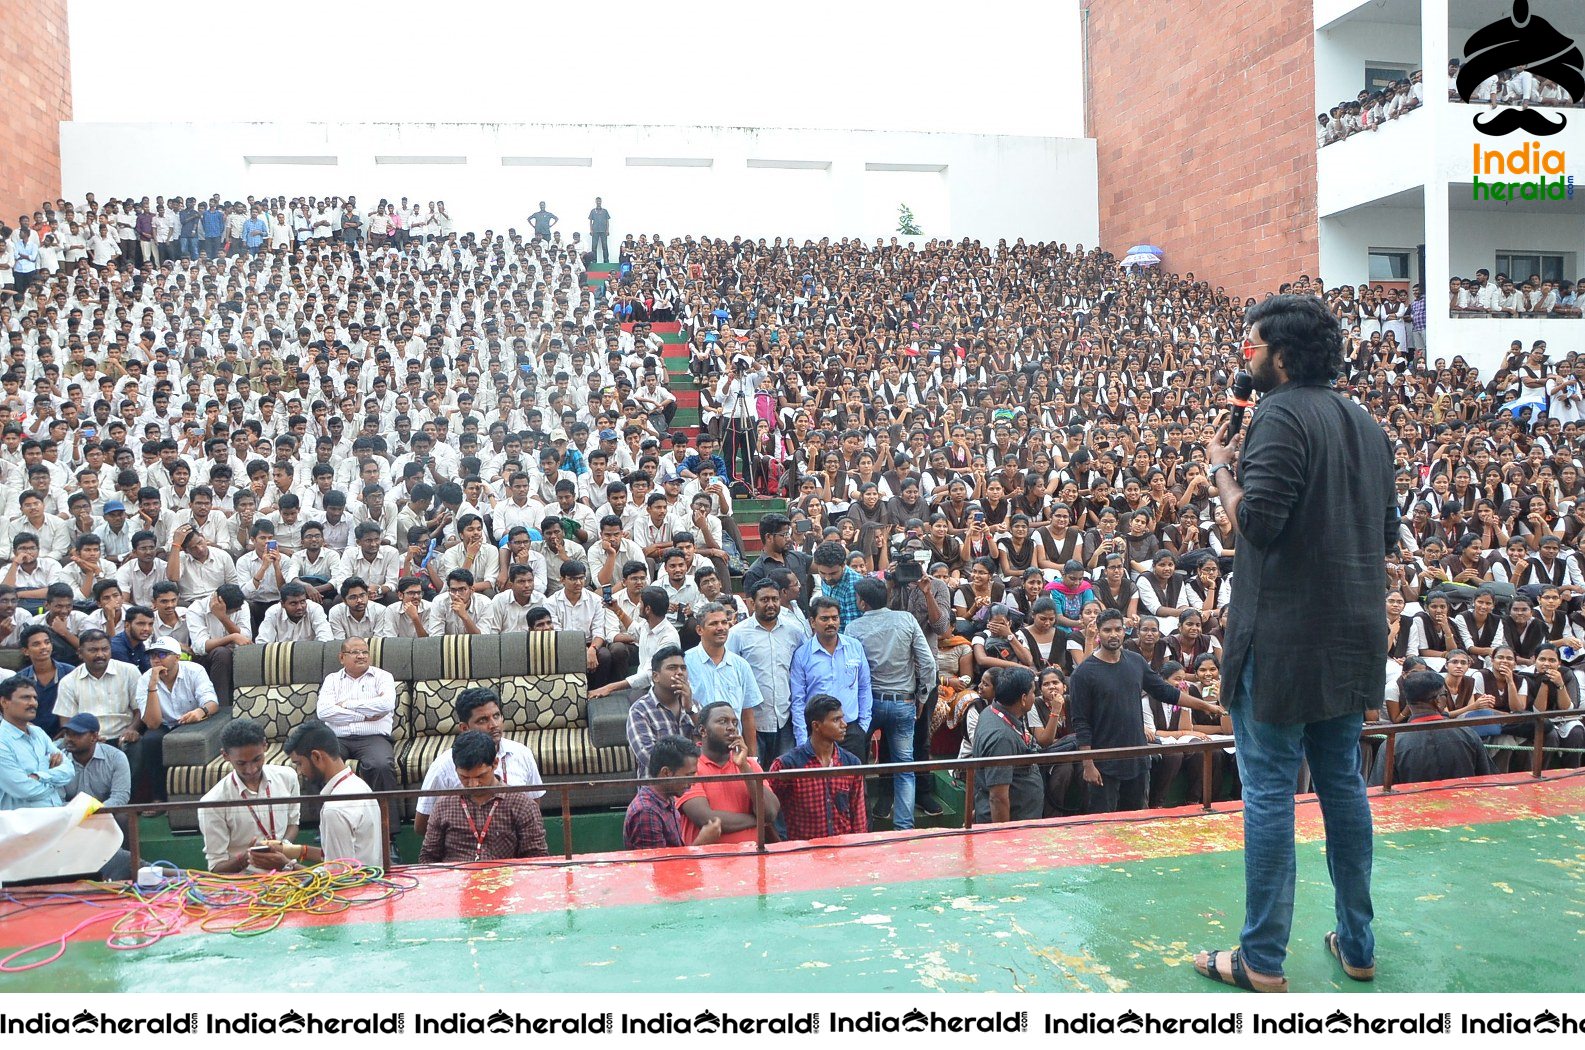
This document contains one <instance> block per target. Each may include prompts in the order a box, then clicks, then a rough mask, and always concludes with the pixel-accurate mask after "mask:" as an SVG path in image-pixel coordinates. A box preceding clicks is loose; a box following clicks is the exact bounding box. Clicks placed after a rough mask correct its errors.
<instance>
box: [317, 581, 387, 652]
mask: <svg viewBox="0 0 1585 1050" xmlns="http://www.w3.org/2000/svg"><path fill="white" fill-rule="evenodd" d="M340 595H341V601H340V603H339V604H337V605H336V606H335V607H334V608H333V609H331V610H330V614H329V615H328V616H327V617H326V621H327V622H328V623H329V625H330V636H331V637H332V638H341V639H346V638H365V639H367V638H391V637H394V636H395V635H396V624H395V622H394V621H393V620H392V610H391V608H390V607H389V606H385V605H380V604H379V603H378V602H375V601H372V600H371V597H372V596H371V592H370V591H369V585H368V584H367V583H365V582H364V581H363V578H362V577H360V576H348V577H347V578H346V579H344V580H342V581H341V590H340Z"/></svg>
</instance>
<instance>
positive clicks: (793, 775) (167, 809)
mask: <svg viewBox="0 0 1585 1050" xmlns="http://www.w3.org/2000/svg"><path fill="white" fill-rule="evenodd" d="M1571 714H1572V712H1568V711H1564V712H1558V711H1526V712H1522V713H1519V714H1493V715H1486V716H1482V717H1480V718H1456V719H1445V720H1442V721H1437V722H1404V723H1396V724H1393V723H1372V724H1368V725H1366V726H1365V727H1364V728H1363V729H1362V730H1361V732H1360V739H1361V740H1370V739H1372V738H1375V737H1385V738H1386V739H1385V741H1384V742H1383V743H1382V753H1381V755H1380V756H1379V757H1378V761H1380V762H1382V763H1383V765H1382V783H1381V790H1382V793H1383V794H1391V793H1392V792H1393V790H1394V789H1393V779H1394V771H1395V769H1394V767H1395V760H1396V753H1397V740H1398V737H1399V736H1400V735H1401V734H1403V733H1420V732H1435V731H1437V730H1441V729H1453V728H1465V729H1472V728H1474V727H1476V726H1484V725H1512V726H1522V725H1530V726H1531V727H1532V730H1531V733H1532V737H1531V756H1530V774H1531V776H1533V777H1535V778H1537V779H1539V778H1540V777H1541V773H1542V769H1543V767H1544V765H1545V761H1546V748H1545V743H1546V731H1547V725H1548V724H1549V723H1550V722H1552V721H1554V720H1556V719H1558V718H1567V717H1569V716H1570V715H1571ZM1582 714H1585V712H1582ZM1228 746H1229V743H1228V741H1227V740H1226V739H1225V738H1224V739H1220V740H1187V741H1183V742H1180V743H1170V744H1149V745H1146V746H1144V747H1115V748H1106V749H1097V750H1093V751H1042V752H1037V753H1035V754H1030V755H1007V756H1003V757H999V758H961V759H960V758H943V759H932V760H929V761H923V762H894V763H879V764H870V765H858V766H840V765H839V766H816V767H810V768H807V769H783V770H777V771H775V772H770V771H760V772H753V773H731V774H721V775H718V776H708V777H692V778H690V780H689V782H690V783H705V784H713V783H731V782H735V781H747V782H749V784H750V795H751V796H752V798H753V801H754V832H755V834H754V843H755V848H756V849H757V851H758V852H760V853H764V852H766V825H767V822H766V820H765V811H764V793H763V792H762V791H759V790H755V786H756V785H758V784H759V783H761V782H765V781H774V780H794V779H798V778H815V777H852V776H860V777H865V778H869V777H876V776H882V775H894V774H897V773H914V774H919V773H935V772H937V771H941V770H947V771H952V770H962V771H963V796H964V806H963V824H962V826H963V828H964V830H967V829H970V828H972V827H973V826H974V781H975V773H976V771H978V770H981V769H994V768H998V767H1002V766H1054V765H1063V764H1070V763H1074V762H1107V761H1115V760H1118V759H1130V758H1149V757H1151V756H1153V755H1170V754H1203V753H1209V752H1220V751H1223V750H1224V749H1225V748H1227V747H1228ZM1214 765H1215V764H1214V763H1212V762H1202V763H1201V764H1200V808H1201V809H1203V810H1205V811H1206V812H1210V811H1211V809H1212V807H1213V806H1214V804H1215V799H1214V797H1213V789H1212V784H1213V776H1214V773H1215V769H1214V768H1213V767H1214ZM624 782H627V781H625V780H624ZM630 782H631V783H632V784H633V785H634V786H635V787H637V786H639V785H642V784H660V783H663V782H664V781H663V779H661V778H656V777H641V778H640V777H635V778H633V779H632V780H631V781H630ZM611 783H612V781H611V780H609V779H606V780H564V781H557V782H555V783H549V784H498V785H495V786H493V787H489V788H482V789H481V788H448V789H438V790H437V789H431V790H427V791H426V790H424V789H422V788H402V789H399V790H396V791H369V792H361V793H358V794H352V793H346V794H342V793H338V794H336V795H335V796H333V798H334V800H335V801H336V802H361V801H374V802H376V803H378V804H379V807H380V831H381V836H380V841H381V850H382V858H381V859H382V862H383V864H384V866H386V867H389V866H390V841H391V807H392V806H393V805H395V804H396V803H399V802H405V801H407V800H408V799H416V798H421V797H428V798H445V797H448V796H456V795H469V796H477V795H481V794H485V793H489V794H518V793H522V792H533V793H538V794H541V795H545V794H556V795H558V796H559V799H560V816H561V845H562V856H563V858H564V859H568V860H570V859H571V858H572V856H573V851H572V796H573V795H574V794H577V793H581V792H589V791H597V790H598V791H609V790H610V788H611ZM1295 786H1296V787H1297V785H1295ZM326 801H327V796H325V795H293V796H290V797H282V798H272V799H270V800H269V801H268V802H267V803H262V804H264V805H270V806H280V805H288V804H292V803H296V804H298V805H302V804H313V805H318V804H322V803H324V802H326ZM259 805H261V803H260V802H259V801H258V800H257V799H226V800H216V801H213V802H204V801H202V800H198V801H191V802H154V803H142V804H133V805H126V806H105V807H103V808H102V809H100V810H99V811H98V812H100V813H107V814H110V815H112V816H117V817H122V816H124V817H127V818H128V820H127V822H126V827H127V849H128V851H129V852H130V853H131V854H132V867H133V870H134V871H136V870H137V868H138V866H139V864H140V863H141V856H140V841H139V831H138V820H137V818H138V816H139V814H142V813H145V812H148V811H150V810H155V811H159V812H164V813H174V812H184V811H195V810H203V809H231V808H237V807H242V806H247V807H257V806H259ZM540 809H541V811H544V809H545V805H544V802H543V799H541V801H540Z"/></svg>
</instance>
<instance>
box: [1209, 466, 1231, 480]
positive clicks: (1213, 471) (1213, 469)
mask: <svg viewBox="0 0 1585 1050" xmlns="http://www.w3.org/2000/svg"><path fill="white" fill-rule="evenodd" d="M1232 469H1233V465H1232V464H1231V463H1217V464H1214V465H1213V466H1212V467H1211V469H1209V470H1207V471H1206V472H1205V477H1206V479H1207V480H1209V481H1215V480H1216V472H1217V471H1219V470H1232Z"/></svg>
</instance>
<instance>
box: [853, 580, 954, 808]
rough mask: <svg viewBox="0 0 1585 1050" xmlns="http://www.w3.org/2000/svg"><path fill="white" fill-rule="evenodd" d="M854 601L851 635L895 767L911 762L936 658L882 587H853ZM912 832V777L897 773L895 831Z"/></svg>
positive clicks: (894, 781)
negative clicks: (861, 651) (860, 651)
mask: <svg viewBox="0 0 1585 1050" xmlns="http://www.w3.org/2000/svg"><path fill="white" fill-rule="evenodd" d="M853 596H854V597H855V598H856V599H857V600H858V606H859V613H860V616H859V618H858V619H857V620H854V621H853V622H852V623H851V624H849V625H848V627H847V634H848V636H849V637H850V638H852V639H853V640H854V641H856V642H858V643H859V644H860V645H862V646H863V647H864V655H865V656H866V657H867V658H868V659H869V665H870V695H871V696H872V697H873V698H874V707H873V711H874V725H875V726H877V727H878V728H879V729H880V730H881V731H882V732H883V733H884V734H885V736H884V739H885V741H886V750H887V752H888V753H889V754H890V755H891V760H892V761H893V762H912V761H913V760H914V726H915V725H916V724H917V722H918V718H919V705H920V704H921V703H922V702H923V701H924V700H925V698H926V697H928V696H929V695H930V690H931V688H932V687H934V686H935V684H936V657H935V653H933V652H931V650H930V643H929V642H927V641H925V633H924V632H923V631H922V630H920V629H919V621H918V620H916V619H915V618H914V617H913V615H912V614H911V613H906V612H903V611H901V610H900V609H891V608H888V607H887V602H886V599H887V587H886V584H885V583H884V582H883V581H881V580H877V579H875V578H874V577H872V576H867V577H865V578H864V579H862V580H860V581H858V583H856V584H854V585H853ZM877 794H879V792H877ZM883 805H884V804H883ZM913 826H914V775H913V774H912V773H899V774H897V776H895V777H894V778H893V779H892V827H894V828H896V829H898V830H899V831H905V830H908V829H911V828H912V827H913Z"/></svg>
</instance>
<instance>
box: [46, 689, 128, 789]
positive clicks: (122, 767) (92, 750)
mask: <svg viewBox="0 0 1585 1050" xmlns="http://www.w3.org/2000/svg"><path fill="white" fill-rule="evenodd" d="M61 734H62V737H63V738H64V742H65V744H66V750H67V752H68V753H69V754H70V755H71V756H72V762H73V763H74V764H75V765H76V768H77V775H76V776H74V777H73V778H72V782H71V783H70V784H68V785H66V799H67V801H71V800H72V799H73V798H75V797H76V796H78V795H82V794H88V795H92V796H93V797H94V798H96V799H98V800H99V801H100V802H103V803H104V804H105V805H107V806H124V805H126V804H127V803H128V802H130V801H132V766H131V765H130V764H129V763H128V762H127V756H126V755H125V754H123V753H122V752H120V751H118V750H116V749H115V748H113V747H109V746H106V745H105V744H103V743H101V742H100V740H99V719H97V718H95V717H94V716H93V715H91V714H89V713H88V712H87V711H80V712H78V713H77V714H75V715H72V716H71V718H69V719H67V720H66V724H65V725H63V726H61Z"/></svg>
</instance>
